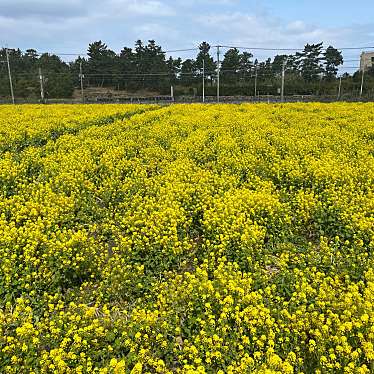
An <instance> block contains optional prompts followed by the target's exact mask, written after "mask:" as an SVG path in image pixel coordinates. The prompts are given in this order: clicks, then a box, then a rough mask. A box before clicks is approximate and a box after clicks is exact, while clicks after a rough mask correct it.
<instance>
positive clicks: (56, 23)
mask: <svg viewBox="0 0 374 374" xmlns="http://www.w3.org/2000/svg"><path fill="white" fill-rule="evenodd" d="M139 38H140V39H144V40H147V39H155V40H156V41H157V42H158V43H159V44H161V45H162V46H163V47H164V48H165V49H180V48H191V47H194V46H196V45H197V44H198V43H199V42H200V41H203V40H206V41H208V42H210V43H211V44H229V45H241V46H248V47H275V48H277V47H287V48H288V47H290V48H291V47H292V48H299V47H302V46H303V45H304V44H305V43H307V42H319V41H324V43H325V46H328V45H330V44H332V45H334V46H336V47H350V46H358V47H360V46H370V45H371V46H374V1H373V0H372V1H369V0H361V1H360V2H356V3H355V2H352V1H349V2H348V1H344V0H340V1H328V0H325V1H322V0H313V1H293V0H282V1H276V0H266V1H265V0H246V1H244V0H201V1H197V0H189V1H188V0H187V1H184V0H173V1H171V0H90V1H87V0H86V1H84V0H62V1H61V0H0V45H1V44H2V45H4V46H5V45H8V46H9V47H19V48H21V49H26V48H30V47H33V48H35V49H37V50H39V51H52V52H59V53H71V52H74V53H81V52H85V50H86V48H87V44H88V43H89V42H91V41H94V40H98V39H101V40H103V41H105V42H106V43H107V44H108V45H109V47H110V48H112V49H114V50H115V51H117V52H118V51H119V50H120V49H121V48H122V47H123V46H125V45H126V46H133V44H134V41H135V40H136V39H139ZM359 53H360V51H347V52H345V53H344V55H345V58H346V59H349V60H350V59H358V58H359ZM189 54H190V53H188V52H186V53H185V55H183V54H181V55H182V57H187V55H189ZM266 55H269V56H271V55H272V53H271V52H266V53H256V57H259V58H260V59H261V58H264V57H265V56H266ZM348 65H349V66H352V65H356V63H355V62H349V63H347V66H348Z"/></svg>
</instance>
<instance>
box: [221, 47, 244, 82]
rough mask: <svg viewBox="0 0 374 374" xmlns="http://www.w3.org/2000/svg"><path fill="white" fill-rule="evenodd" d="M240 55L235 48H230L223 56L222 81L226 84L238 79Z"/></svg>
mask: <svg viewBox="0 0 374 374" xmlns="http://www.w3.org/2000/svg"><path fill="white" fill-rule="evenodd" d="M240 63H241V55H240V52H239V50H238V49H237V48H230V49H229V50H228V51H227V52H226V53H225V56H224V59H223V61H222V65H221V71H222V81H223V82H224V83H226V84H233V83H235V82H236V81H237V79H238V74H237V73H238V72H239V71H240V67H241V64H240Z"/></svg>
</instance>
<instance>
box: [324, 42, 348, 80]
mask: <svg viewBox="0 0 374 374" xmlns="http://www.w3.org/2000/svg"><path fill="white" fill-rule="evenodd" d="M323 56H324V57H323V58H324V65H325V77H326V78H327V79H329V80H331V79H334V78H336V75H337V73H338V67H339V66H340V65H342V64H343V62H344V60H343V55H342V53H341V52H340V51H338V50H337V49H336V48H334V47H332V46H331V45H330V46H329V47H328V48H326V51H325V52H324V54H323Z"/></svg>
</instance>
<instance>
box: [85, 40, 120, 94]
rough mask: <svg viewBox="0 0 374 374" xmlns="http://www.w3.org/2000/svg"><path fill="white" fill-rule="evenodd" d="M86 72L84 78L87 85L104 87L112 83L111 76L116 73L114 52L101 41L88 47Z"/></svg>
mask: <svg viewBox="0 0 374 374" xmlns="http://www.w3.org/2000/svg"><path fill="white" fill-rule="evenodd" d="M87 55H88V66H87V67H88V72H87V74H86V76H87V77H88V78H89V83H90V84H93V85H97V86H101V87H102V86H104V84H105V83H106V82H107V83H113V74H115V73H118V72H117V69H116V68H117V67H118V65H117V64H116V62H117V56H116V54H115V52H113V51H112V50H110V49H108V46H107V45H106V44H105V43H103V42H102V41H101V40H99V41H96V42H93V43H91V44H89V46H88V52H87Z"/></svg>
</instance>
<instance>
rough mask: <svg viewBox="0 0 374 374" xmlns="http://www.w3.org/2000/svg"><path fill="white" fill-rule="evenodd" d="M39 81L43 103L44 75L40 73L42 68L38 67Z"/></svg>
mask: <svg viewBox="0 0 374 374" xmlns="http://www.w3.org/2000/svg"><path fill="white" fill-rule="evenodd" d="M39 81H40V97H41V99H42V103H44V77H43V75H42V68H39Z"/></svg>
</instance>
